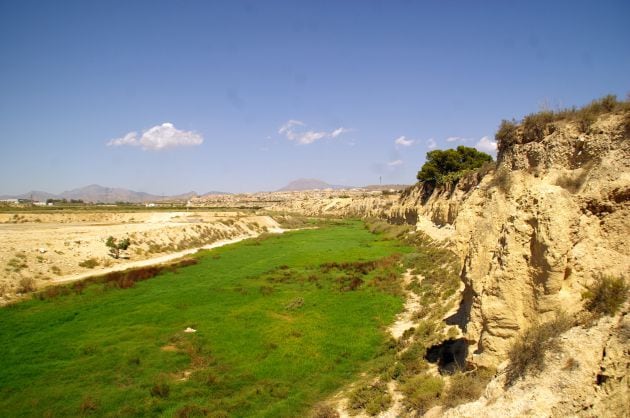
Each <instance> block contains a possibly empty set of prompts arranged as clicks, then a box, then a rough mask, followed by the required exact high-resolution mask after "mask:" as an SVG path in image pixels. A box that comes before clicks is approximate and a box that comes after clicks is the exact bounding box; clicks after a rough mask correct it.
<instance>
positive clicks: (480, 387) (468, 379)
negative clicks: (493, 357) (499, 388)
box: [442, 368, 495, 408]
mask: <svg viewBox="0 0 630 418" xmlns="http://www.w3.org/2000/svg"><path fill="white" fill-rule="evenodd" d="M494 373H495V370H492V369H485V368H478V369H476V370H474V371H471V372H458V373H455V374H454V375H452V376H451V377H450V379H449V384H448V387H447V388H446V391H445V392H444V395H443V399H442V404H443V405H445V406H447V407H449V408H452V407H454V406H457V405H460V404H462V403H466V402H471V401H474V400H475V399H478V398H479V397H480V396H481V395H482V394H483V391H484V390H485V388H486V386H487V385H488V383H489V382H490V380H492V377H493V376H494Z"/></svg>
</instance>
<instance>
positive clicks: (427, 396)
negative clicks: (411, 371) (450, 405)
mask: <svg viewBox="0 0 630 418" xmlns="http://www.w3.org/2000/svg"><path fill="white" fill-rule="evenodd" d="M443 388H444V380H443V379H442V378H441V377H437V376H431V375H428V374H421V375H418V376H414V377H412V378H410V379H409V380H407V381H406V382H405V383H404V384H403V385H402V388H401V389H402V392H403V393H404V394H405V403H406V404H407V405H408V406H409V407H411V408H413V409H414V410H416V411H418V412H419V413H420V414H424V413H426V412H427V411H428V410H429V409H430V408H432V407H433V406H435V405H437V404H438V403H439V402H440V396H441V394H442V389H443Z"/></svg>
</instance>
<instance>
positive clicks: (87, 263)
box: [79, 258, 99, 269]
mask: <svg viewBox="0 0 630 418" xmlns="http://www.w3.org/2000/svg"><path fill="white" fill-rule="evenodd" d="M98 265H99V262H98V260H97V259H96V258H88V259H87V260H83V261H81V262H80V263H79V267H85V268H89V269H93V268H94V267H97V266H98Z"/></svg>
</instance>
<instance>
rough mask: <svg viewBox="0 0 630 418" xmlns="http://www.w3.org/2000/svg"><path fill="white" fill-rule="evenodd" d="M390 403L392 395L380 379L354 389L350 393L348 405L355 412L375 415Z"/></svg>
mask: <svg viewBox="0 0 630 418" xmlns="http://www.w3.org/2000/svg"><path fill="white" fill-rule="evenodd" d="M391 404H392V397H391V396H390V394H389V392H388V391H387V385H385V383H383V382H381V381H377V382H376V383H373V384H368V385H364V386H361V387H359V388H357V389H355V390H354V391H353V392H352V393H351V394H350V399H349V407H350V410H351V411H353V412H355V413H360V412H361V411H363V410H364V411H365V412H366V413H367V414H369V415H377V414H378V413H379V412H382V411H385V410H386V409H387V408H389V406H390V405H391Z"/></svg>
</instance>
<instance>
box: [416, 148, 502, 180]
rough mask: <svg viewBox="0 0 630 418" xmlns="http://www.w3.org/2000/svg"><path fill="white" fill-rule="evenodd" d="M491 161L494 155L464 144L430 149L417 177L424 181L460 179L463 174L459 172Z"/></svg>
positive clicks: (473, 168)
mask: <svg viewBox="0 0 630 418" xmlns="http://www.w3.org/2000/svg"><path fill="white" fill-rule="evenodd" d="M489 162H492V157H491V156H489V155H488V154H486V153H485V152H481V151H477V150H476V149H475V148H471V147H465V146H463V145H460V146H459V147H457V149H447V150H435V151H429V152H427V161H426V162H425V163H424V165H423V166H422V168H421V169H420V171H418V176H417V178H418V180H420V181H423V182H429V183H447V182H449V181H454V180H457V179H459V177H461V176H458V174H464V173H465V172H467V171H470V170H475V169H477V168H479V167H481V166H482V165H484V164H485V163H489Z"/></svg>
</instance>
